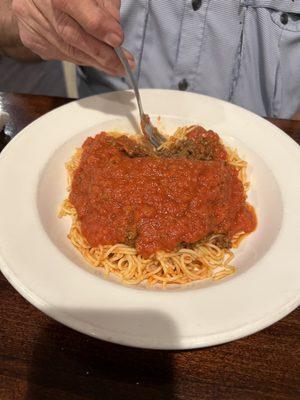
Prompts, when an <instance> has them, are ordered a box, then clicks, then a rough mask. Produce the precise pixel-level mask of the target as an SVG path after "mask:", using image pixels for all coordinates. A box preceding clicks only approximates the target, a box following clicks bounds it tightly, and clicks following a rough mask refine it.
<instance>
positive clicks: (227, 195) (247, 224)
mask: <svg viewBox="0 0 300 400" xmlns="http://www.w3.org/2000/svg"><path fill="white" fill-rule="evenodd" d="M226 159H227V153H226V150H225V148H224V146H223V145H222V144H221V142H220V140H219V137H218V135H217V134H216V133H214V132H212V131H206V130H205V129H203V128H201V127H195V129H194V130H192V131H191V132H189V134H188V135H187V137H186V138H185V139H184V141H182V142H178V141H177V142H176V143H174V146H173V147H172V146H170V147H169V148H168V150H167V151H164V150H163V149H162V150H161V151H159V152H158V154H154V153H153V152H152V151H151V150H149V149H147V148H145V147H143V146H141V145H139V144H137V143H136V142H135V141H134V140H131V139H130V138H128V137H126V136H120V137H118V138H114V137H112V136H110V135H108V134H106V133H104V132H102V133H100V134H98V135H96V136H95V137H94V138H88V139H87V140H86V141H85V143H84V145H83V151H82V155H81V161H80V164H79V167H78V168H77V169H76V171H75V173H74V177H73V180H72V186H71V192H70V196H69V200H70V202H71V203H72V204H73V206H74V207H75V209H76V212H77V214H78V219H79V221H80V224H81V230H82V234H83V236H84V237H85V238H86V239H87V241H88V242H89V244H90V245H91V246H93V247H96V246H99V245H108V244H109V245H113V244H117V243H124V244H127V245H129V246H132V247H135V248H136V249H137V252H138V254H140V255H142V256H143V257H144V258H148V257H150V256H151V255H152V254H154V253H155V252H157V251H159V250H164V251H172V250H176V249H178V248H179V247H182V246H187V245H191V244H195V243H199V242H200V241H202V240H205V239H206V238H207V237H209V236H210V235H212V234H223V235H224V236H225V237H226V238H227V239H228V240H229V241H230V240H231V239H232V238H233V236H234V235H235V234H237V233H240V232H244V233H250V232H252V231H253V230H254V229H255V226H256V217H255V213H254V210H253V209H252V207H251V206H250V205H248V204H247V203H246V194H245V191H244V187H243V184H242V182H241V181H240V180H239V179H238V173H237V170H236V169H235V168H234V167H233V166H231V165H230V164H229V163H228V162H227V161H226Z"/></svg>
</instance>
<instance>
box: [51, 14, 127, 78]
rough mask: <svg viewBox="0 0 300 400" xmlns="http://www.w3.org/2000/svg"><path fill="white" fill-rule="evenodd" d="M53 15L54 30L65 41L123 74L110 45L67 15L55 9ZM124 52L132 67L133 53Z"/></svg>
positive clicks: (106, 66) (121, 66)
mask: <svg viewBox="0 0 300 400" xmlns="http://www.w3.org/2000/svg"><path fill="white" fill-rule="evenodd" d="M55 17H56V20H55V24H56V31H57V33H58V35H59V36H61V37H62V38H63V39H64V41H65V42H66V43H68V44H69V45H71V46H74V47H75V48H78V49H79V50H81V51H83V52H84V53H86V54H88V55H89V56H90V57H92V58H94V59H95V60H96V62H98V63H100V64H101V65H103V66H104V67H105V68H109V69H111V70H114V71H115V72H116V73H119V74H120V75H122V74H124V72H125V71H124V67H123V65H122V63H121V62H120V60H119V58H118V56H117V55H116V53H115V51H114V50H113V49H112V47H110V46H108V45H107V44H105V43H103V42H100V41H99V40H96V39H95V38H94V37H93V36H91V35H89V34H87V33H86V32H85V31H84V30H83V29H82V28H81V26H80V25H79V24H77V22H76V21H74V20H73V19H72V18H71V17H69V16H68V15H66V14H64V13H62V12H59V11H57V12H56V13H55ZM124 52H125V54H126V56H127V59H128V62H129V65H130V66H131V68H132V69H134V68H135V62H134V57H133V55H132V54H131V53H129V52H128V51H124Z"/></svg>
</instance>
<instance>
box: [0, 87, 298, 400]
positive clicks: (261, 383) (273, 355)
mask: <svg viewBox="0 0 300 400" xmlns="http://www.w3.org/2000/svg"><path fill="white" fill-rule="evenodd" d="M66 102H67V100H66V99H59V98H51V97H42V96H29V95H13V94H1V93H0V110H1V109H2V110H5V111H7V112H8V113H9V115H10V119H9V123H8V124H7V126H6V129H5V133H4V132H2V133H0V149H1V148H3V147H4V145H5V144H6V143H7V142H8V141H9V139H10V137H12V136H14V135H15V134H17V133H18V132H19V131H20V130H21V129H22V128H23V127H24V126H26V125H27V124H28V123H30V122H31V121H33V120H34V119H36V118H38V117H39V116H41V115H42V114H44V113H46V112H47V111H49V110H51V109H53V108H55V107H57V106H60V105H62V104H64V103H66ZM272 122H273V123H275V124H276V125H277V126H279V127H280V128H281V129H283V130H284V131H285V132H286V133H287V134H289V135H290V136H291V137H292V138H293V139H295V140H296V141H297V142H298V143H300V121H288V120H277V119H276V120H272ZM0 190H5V188H0ZM0 223H1V221H0ZM299 317H300V311H299V308H298V309H297V310H295V311H294V312H292V313H291V314H290V315H288V316H287V317H285V318H284V319H283V320H281V321H280V322H277V323H276V324H274V325H272V326H271V327H269V328H267V329H264V330H263V331H261V332H258V333H256V334H254V335H252V336H250V337H247V338H244V339H240V340H237V341H235V342H232V343H228V344H224V345H220V346H215V347H211V348H206V349H200V350H193V351H153V350H142V349H141V350H140V349H134V348H129V347H125V346H118V345H114V344H110V343H107V342H104V341H101V340H96V339H93V338H90V337H88V336H85V335H83V334H80V333H78V332H75V331H73V330H72V329H69V328H67V327H65V326H63V325H61V324H60V323H58V322H56V321H54V320H52V319H51V318H49V317H47V316H46V315H44V314H42V313H41V312H40V311H38V310H37V309H36V308H34V307H33V306H32V305H31V304H29V303H28V302H27V301H26V300H24V299H23V298H22V297H21V296H20V295H19V294H18V293H17V292H16V291H15V290H14V289H13V288H12V286H10V284H9V283H8V282H7V281H6V279H5V278H4V277H3V276H2V275H1V274H0V318H1V320H0V400H21V399H22V400H23V399H24V400H25V399H26V400H37V399H38V400H39V399H41V400H47V399H51V400H61V399H62V400H90V399H93V400H94V399H95V400H98V399H108V400H111V399H120V400H122V399H124V400H127V399H130V400H134V399H141V400H144V399H149V400H156V399H186V400H191V399H203V400H205V399H215V400H219V399H220V400H223V399H230V400H233V399H239V400H244V399H245V400H247V399H251V400H252V399H255V400H259V399H262V400H267V399H280V400H286V399H300V383H299V382H300V363H299V356H300V352H299V350H300V348H299V342H300V340H299V339H300V337H299V320H300V318H299Z"/></svg>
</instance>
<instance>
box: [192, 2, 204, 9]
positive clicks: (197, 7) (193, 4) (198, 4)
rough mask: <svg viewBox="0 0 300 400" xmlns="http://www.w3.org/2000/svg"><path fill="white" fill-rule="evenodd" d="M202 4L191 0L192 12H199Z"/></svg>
mask: <svg viewBox="0 0 300 400" xmlns="http://www.w3.org/2000/svg"><path fill="white" fill-rule="evenodd" d="M201 4H202V0H192V7H193V10H194V11H197V10H199V8H200V7H201Z"/></svg>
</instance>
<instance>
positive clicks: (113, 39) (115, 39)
mask: <svg viewBox="0 0 300 400" xmlns="http://www.w3.org/2000/svg"><path fill="white" fill-rule="evenodd" d="M104 41H105V42H106V43H107V44H109V45H110V46H112V47H118V46H120V44H121V43H122V38H121V36H119V35H116V34H115V33H109V34H108V35H106V36H105V38H104Z"/></svg>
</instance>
